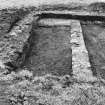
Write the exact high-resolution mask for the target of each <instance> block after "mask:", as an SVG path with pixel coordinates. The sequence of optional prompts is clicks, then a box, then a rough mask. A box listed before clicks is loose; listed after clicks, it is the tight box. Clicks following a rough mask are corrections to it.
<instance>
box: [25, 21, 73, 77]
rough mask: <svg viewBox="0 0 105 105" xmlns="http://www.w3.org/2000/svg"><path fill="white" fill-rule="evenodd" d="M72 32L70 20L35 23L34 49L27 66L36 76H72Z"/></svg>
mask: <svg viewBox="0 0 105 105" xmlns="http://www.w3.org/2000/svg"><path fill="white" fill-rule="evenodd" d="M62 22H63V23H62ZM70 30H71V27H70V20H67V21H66V20H59V19H58V20H56V19H54V20H53V19H45V20H40V21H39V23H38V24H37V25H36V23H33V27H32V30H31V36H32V38H31V43H32V46H31V47H32V49H31V51H30V54H29V58H28V59H27V60H26V62H25V66H26V67H27V68H28V69H29V70H32V71H34V75H44V74H54V75H59V76H62V75H66V74H67V75H72V50H71V44H70V39H71V38H70V37H71V35H70V34H71V32H70Z"/></svg>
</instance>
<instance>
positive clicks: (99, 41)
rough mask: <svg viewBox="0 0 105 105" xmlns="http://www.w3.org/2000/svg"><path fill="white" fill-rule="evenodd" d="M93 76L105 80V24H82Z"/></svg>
mask: <svg viewBox="0 0 105 105" xmlns="http://www.w3.org/2000/svg"><path fill="white" fill-rule="evenodd" d="M81 26H82V31H83V36H84V41H85V44H86V47H87V50H88V53H89V59H90V63H91V66H92V71H93V74H94V75H96V76H99V75H100V76H101V77H102V78H104V79H105V24H104V23H103V24H102V23H99V24H96V23H92V22H90V23H89V22H81Z"/></svg>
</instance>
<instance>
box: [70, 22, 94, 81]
mask: <svg viewBox="0 0 105 105" xmlns="http://www.w3.org/2000/svg"><path fill="white" fill-rule="evenodd" d="M71 45H72V69H73V74H74V76H76V78H77V79H79V80H84V81H94V79H96V78H95V77H93V75H92V71H91V65H90V62H89V57H88V51H87V49H86V46H85V43H84V39H83V35H82V29H81V26H80V22H79V21H77V20H72V23H71Z"/></svg>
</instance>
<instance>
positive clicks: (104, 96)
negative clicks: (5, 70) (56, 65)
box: [6, 70, 105, 105]
mask: <svg viewBox="0 0 105 105" xmlns="http://www.w3.org/2000/svg"><path fill="white" fill-rule="evenodd" d="M23 72H24V74H25V75H21V74H23ZM11 76H12V77H13V75H11ZM25 76H26V77H28V78H26V77H25ZM17 78H18V79H17ZM14 81H15V82H14ZM11 82H14V83H13V84H12V85H10V86H9V87H8V90H6V92H7V93H8V94H9V95H8V97H7V101H8V102H9V103H10V105H104V102H105V85H102V84H101V82H100V81H98V80H97V81H93V82H83V81H82V82H81V81H78V80H76V79H75V78H73V77H70V76H69V75H65V76H63V77H58V76H54V75H50V74H47V75H45V76H40V77H33V76H32V73H31V72H30V73H29V71H27V70H23V71H20V72H19V73H17V74H14V77H13V80H11ZM100 84H101V85H100Z"/></svg>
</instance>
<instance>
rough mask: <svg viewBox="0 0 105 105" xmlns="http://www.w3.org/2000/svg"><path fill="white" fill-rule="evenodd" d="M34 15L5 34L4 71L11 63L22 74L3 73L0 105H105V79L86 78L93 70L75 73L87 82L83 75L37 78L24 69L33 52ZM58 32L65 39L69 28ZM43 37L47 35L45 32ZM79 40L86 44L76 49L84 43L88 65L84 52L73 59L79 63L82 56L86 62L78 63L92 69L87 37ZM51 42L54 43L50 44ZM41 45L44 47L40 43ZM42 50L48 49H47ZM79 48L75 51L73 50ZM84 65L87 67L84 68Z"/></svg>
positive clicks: (27, 17) (74, 31)
mask: <svg viewBox="0 0 105 105" xmlns="http://www.w3.org/2000/svg"><path fill="white" fill-rule="evenodd" d="M34 14H35V13H30V14H29V15H27V16H25V18H24V19H23V20H22V21H19V22H18V23H17V24H18V26H15V27H13V29H12V30H11V32H10V33H6V34H4V37H3V39H2V41H1V44H2V43H3V46H4V47H1V48H2V49H1V60H2V61H1V63H0V64H1V68H2V69H1V71H4V70H5V65H3V63H4V62H7V61H10V63H8V64H7V65H8V66H14V67H16V68H19V69H18V70H17V71H18V72H16V73H15V72H11V73H10V74H8V75H5V74H0V104H1V105H5V104H7V105H78V104H79V105H104V104H105V84H104V83H103V82H102V81H101V80H97V79H94V80H93V79H90V78H89V80H87V77H86V78H85V76H86V75H88V76H90V77H91V76H92V75H91V72H90V71H88V72H87V70H85V71H86V72H84V70H83V68H79V66H78V68H79V69H77V71H76V70H75V71H74V75H75V73H79V75H80V76H81V73H82V74H83V77H84V78H85V79H82V76H81V78H80V79H78V78H75V76H73V77H72V76H70V75H64V76H55V75H51V74H47V75H44V76H35V77H34V75H33V72H31V71H29V70H27V69H26V68H23V69H21V66H22V65H23V62H24V61H25V60H26V59H24V58H26V56H27V54H28V53H29V52H28V51H29V50H30V49H28V48H30V44H29V43H28V42H29V39H30V35H31V34H30V31H31V29H32V25H33V26H34V25H35V24H32V21H33V15H34ZM36 18H37V17H36ZM35 20H36V19H35ZM58 23H59V22H58ZM74 23H75V22H74ZM50 24H51V23H50ZM67 24H68V23H67ZM70 24H71V23H70ZM60 25H61V24H60ZM75 25H76V26H77V30H75V29H74V30H72V33H76V34H77V33H79V34H80V35H82V34H81V31H80V24H79V22H77V23H75V24H74V26H73V28H76V27H75ZM40 27H41V29H43V30H44V32H45V27H44V28H43V27H42V26H40ZM47 27H48V26H47ZM61 29H62V30H61ZM49 30H52V29H49ZM56 30H57V32H56V33H61V35H62V37H63V38H64V35H63V34H62V31H63V32H64V33H65V30H66V28H65V27H64V26H62V27H61V26H60V27H59V28H56ZM58 30H59V31H58ZM40 31H41V32H40ZM68 31H69V29H68V30H67V36H68V33H69V32H68ZM76 31H78V32H76ZM34 32H35V31H34ZM40 33H42V30H39V29H37V35H40ZM46 33H47V34H48V33H49V32H47V31H46ZM50 33H51V32H50ZM76 34H75V35H76ZM41 35H43V33H42V34H41ZM41 35H40V36H41ZM52 35H53V34H52ZM56 35H58V34H56ZM75 35H74V37H75ZM47 36H48V35H47ZM43 37H44V36H43ZM77 37H78V36H76V38H74V41H75V40H76V41H77V42H78V41H80V42H82V44H81V43H76V46H75V47H78V44H80V46H79V47H78V49H81V48H83V49H84V50H85V53H86V61H87V62H86V61H85V59H84V58H82V57H84V56H83V55H81V54H82V53H81V52H79V53H80V55H79V56H73V58H74V59H75V58H76V59H75V61H76V60H78V59H77V58H78V57H80V58H81V60H83V62H82V63H81V61H79V60H78V61H79V62H78V63H80V64H81V65H83V66H81V67H84V68H85V69H87V68H88V66H89V67H90V64H89V62H88V58H87V51H86V49H85V48H84V47H85V46H84V43H83V38H82V37H80V36H79V37H80V39H81V38H82V39H81V40H79V39H78V38H77ZM72 38H73V37H72ZM39 39H41V38H39ZM64 39H65V38H64ZM68 39H69V38H68ZM68 39H67V40H68ZM67 40H65V41H64V40H62V41H64V42H65V44H66V45H67V46H66V47H67V48H68V45H69V44H68V43H66V41H67ZM15 42H16V43H15ZM42 42H43V41H42ZM67 42H68V41H67ZM48 43H49V44H53V43H51V42H49V41H48ZM38 44H39V45H40V43H38ZM56 44H59V43H56ZM60 44H61V43H60ZM63 44H64V43H63ZM41 45H42V46H43V44H42V43H41ZM61 45H62V44H61ZM5 46H7V47H5ZM50 47H54V49H55V46H52V45H51V46H50ZM7 48H8V49H9V50H8V49H7ZM37 48H38V47H37ZM48 48H49V47H48ZM3 49H4V50H3ZM42 49H43V50H44V48H42ZM58 49H59V47H58ZM75 49H76V48H75ZM75 49H73V51H74V50H75ZM78 49H77V50H78ZM10 51H11V52H10ZM15 51H17V52H18V53H19V54H20V57H19V58H18V56H16V55H15ZM41 51H42V50H41ZM49 51H50V50H49ZM78 51H79V50H78ZM39 52H40V50H39ZM66 54H67V56H68V55H69V57H70V54H68V52H67V53H66ZM77 54H78V53H77V52H76V55H77ZM14 55H15V56H14ZM42 55H43V54H42ZM55 55H56V54H55ZM58 55H59V54H58ZM84 55H85V54H84ZM59 56H60V55H59ZM10 58H11V59H10ZM13 58H14V59H15V60H14V59H13ZM21 58H22V59H21ZM32 58H33V57H32ZM12 59H13V60H12ZM3 61H4V62H3ZM11 61H13V62H11ZM17 61H18V62H17ZM20 61H22V62H20ZM61 61H62V60H61ZM84 62H85V63H86V64H87V65H84ZM78 63H77V64H78ZM11 64H12V65H11ZM26 64H27V63H26ZM14 67H11V68H14ZM89 69H90V68H89ZM10 70H11V69H10ZM14 70H15V69H12V71H14ZM33 70H34V69H33ZM83 72H84V73H83ZM89 74H90V75H89ZM79 75H76V76H79Z"/></svg>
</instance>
